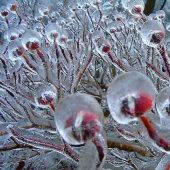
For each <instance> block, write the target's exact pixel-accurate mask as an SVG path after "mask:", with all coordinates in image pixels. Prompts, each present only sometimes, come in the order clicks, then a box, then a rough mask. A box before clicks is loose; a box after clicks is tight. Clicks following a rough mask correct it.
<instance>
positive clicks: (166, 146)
mask: <svg viewBox="0 0 170 170" xmlns="http://www.w3.org/2000/svg"><path fill="white" fill-rule="evenodd" d="M140 119H141V121H142V122H143V124H144V126H145V127H146V129H147V131H148V134H149V137H150V138H151V139H153V141H154V142H155V143H156V144H157V145H158V146H160V147H162V148H163V149H164V150H166V151H170V145H169V143H168V142H167V141H166V140H165V139H163V138H161V137H159V136H158V133H157V132H156V129H155V128H154V126H153V125H152V123H151V122H150V121H149V120H148V118H147V117H146V116H141V117H140Z"/></svg>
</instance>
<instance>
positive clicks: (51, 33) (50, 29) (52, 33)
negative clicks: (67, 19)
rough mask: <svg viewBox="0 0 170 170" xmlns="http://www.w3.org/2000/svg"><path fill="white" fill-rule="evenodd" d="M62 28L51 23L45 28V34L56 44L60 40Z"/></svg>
mask: <svg viewBox="0 0 170 170" xmlns="http://www.w3.org/2000/svg"><path fill="white" fill-rule="evenodd" d="M60 30H61V28H60V27H59V25H58V24H56V23H49V24H48V25H46V27H45V34H46V36H47V38H48V40H49V41H51V42H54V40H56V39H57V38H59V32H60Z"/></svg>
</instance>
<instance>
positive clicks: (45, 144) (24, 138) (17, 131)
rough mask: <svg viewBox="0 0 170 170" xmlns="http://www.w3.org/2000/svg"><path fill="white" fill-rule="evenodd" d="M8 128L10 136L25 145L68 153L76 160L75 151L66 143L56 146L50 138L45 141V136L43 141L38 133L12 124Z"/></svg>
mask: <svg viewBox="0 0 170 170" xmlns="http://www.w3.org/2000/svg"><path fill="white" fill-rule="evenodd" d="M8 129H9V130H10V132H11V133H12V136H13V137H14V138H16V139H17V140H19V141H21V142H22V143H25V144H27V145H31V146H33V147H37V148H44V149H49V150H56V151H58V152H61V153H63V152H65V154H66V155H68V156H69V157H70V158H71V159H73V160H74V161H75V162H77V161H78V156H77V155H76V153H73V151H72V150H71V149H70V148H69V147H68V145H66V143H65V146H58V145H55V144H54V143H52V142H50V140H49V141H47V138H44V141H43V138H42V136H41V135H39V134H36V133H31V132H28V131H25V130H24V129H21V128H18V127H15V126H12V125H9V126H8ZM25 133H26V134H25ZM23 134H25V135H23ZM31 136H32V137H31Z"/></svg>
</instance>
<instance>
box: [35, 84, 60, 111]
mask: <svg viewBox="0 0 170 170" xmlns="http://www.w3.org/2000/svg"><path fill="white" fill-rule="evenodd" d="M56 96H57V90H56V88H55V86H54V85H52V84H50V83H45V82H44V83H40V84H39V85H38V87H37V89H36V90H35V93H34V99H35V102H36V103H37V105H38V106H41V107H43V108H46V107H48V106H51V107H52V109H53V110H54V106H53V104H55V101H56Z"/></svg>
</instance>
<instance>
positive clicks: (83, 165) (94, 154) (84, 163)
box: [77, 134, 107, 170]
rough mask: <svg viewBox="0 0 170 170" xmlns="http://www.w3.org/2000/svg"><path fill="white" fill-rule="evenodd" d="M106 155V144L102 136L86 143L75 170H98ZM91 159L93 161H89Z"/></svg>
mask: <svg viewBox="0 0 170 170" xmlns="http://www.w3.org/2000/svg"><path fill="white" fill-rule="evenodd" d="M106 155H107V142H106V139H105V137H104V135H103V134H99V135H98V136H97V137H96V138H94V139H93V140H89V141H87V142H86V144H85V146H84V148H83V151H82V153H81V155H80V161H79V166H78V169H77V170H82V169H83V170H89V169H90V170H100V169H101V168H102V166H103V164H104V161H105V159H106ZM92 159H93V161H91V160H92Z"/></svg>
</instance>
